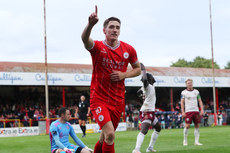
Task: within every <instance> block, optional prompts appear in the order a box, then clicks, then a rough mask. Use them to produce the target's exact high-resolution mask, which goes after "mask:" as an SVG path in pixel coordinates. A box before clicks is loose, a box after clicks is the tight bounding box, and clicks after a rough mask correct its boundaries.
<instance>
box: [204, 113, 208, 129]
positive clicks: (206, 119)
mask: <svg viewBox="0 0 230 153" xmlns="http://www.w3.org/2000/svg"><path fill="white" fill-rule="evenodd" d="M204 126H208V113H207V112H205V113H204Z"/></svg>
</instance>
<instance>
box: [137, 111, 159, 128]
mask: <svg viewBox="0 0 230 153" xmlns="http://www.w3.org/2000/svg"><path fill="white" fill-rule="evenodd" d="M139 118H140V120H141V123H144V122H148V123H150V124H153V125H155V124H156V123H157V122H158V120H157V118H156V117H155V112H142V111H140V114H139ZM149 121H151V122H149Z"/></svg>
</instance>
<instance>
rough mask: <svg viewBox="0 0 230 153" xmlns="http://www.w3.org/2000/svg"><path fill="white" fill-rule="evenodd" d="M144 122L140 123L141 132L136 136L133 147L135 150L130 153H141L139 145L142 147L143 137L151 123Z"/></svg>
mask: <svg viewBox="0 0 230 153" xmlns="http://www.w3.org/2000/svg"><path fill="white" fill-rule="evenodd" d="M145 121H146V122H142V123H141V131H140V132H139V134H138V135H137V142H136V147H135V149H134V150H133V152H132V153H141V152H140V148H141V145H142V143H143V141H144V138H145V135H146V134H147V133H148V129H149V126H150V123H151V121H150V120H145ZM148 121H149V122H148Z"/></svg>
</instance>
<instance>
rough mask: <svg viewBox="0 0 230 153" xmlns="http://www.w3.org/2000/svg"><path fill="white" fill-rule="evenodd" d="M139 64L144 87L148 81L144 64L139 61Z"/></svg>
mask: <svg viewBox="0 0 230 153" xmlns="http://www.w3.org/2000/svg"><path fill="white" fill-rule="evenodd" d="M140 65H141V71H142V81H143V84H144V87H145V88H146V87H147V86H148V85H149V82H148V79H147V74H146V70H145V66H144V64H142V63H140Z"/></svg>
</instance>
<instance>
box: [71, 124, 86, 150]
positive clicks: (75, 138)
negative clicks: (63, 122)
mask: <svg viewBox="0 0 230 153" xmlns="http://www.w3.org/2000/svg"><path fill="white" fill-rule="evenodd" d="M70 136H71V137H72V138H73V140H74V142H75V143H76V144H78V145H79V146H80V147H82V148H85V147H86V145H85V144H84V143H83V142H82V141H81V140H80V139H79V138H78V137H77V135H76V134H75V132H74V129H73V127H72V126H70Z"/></svg>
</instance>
